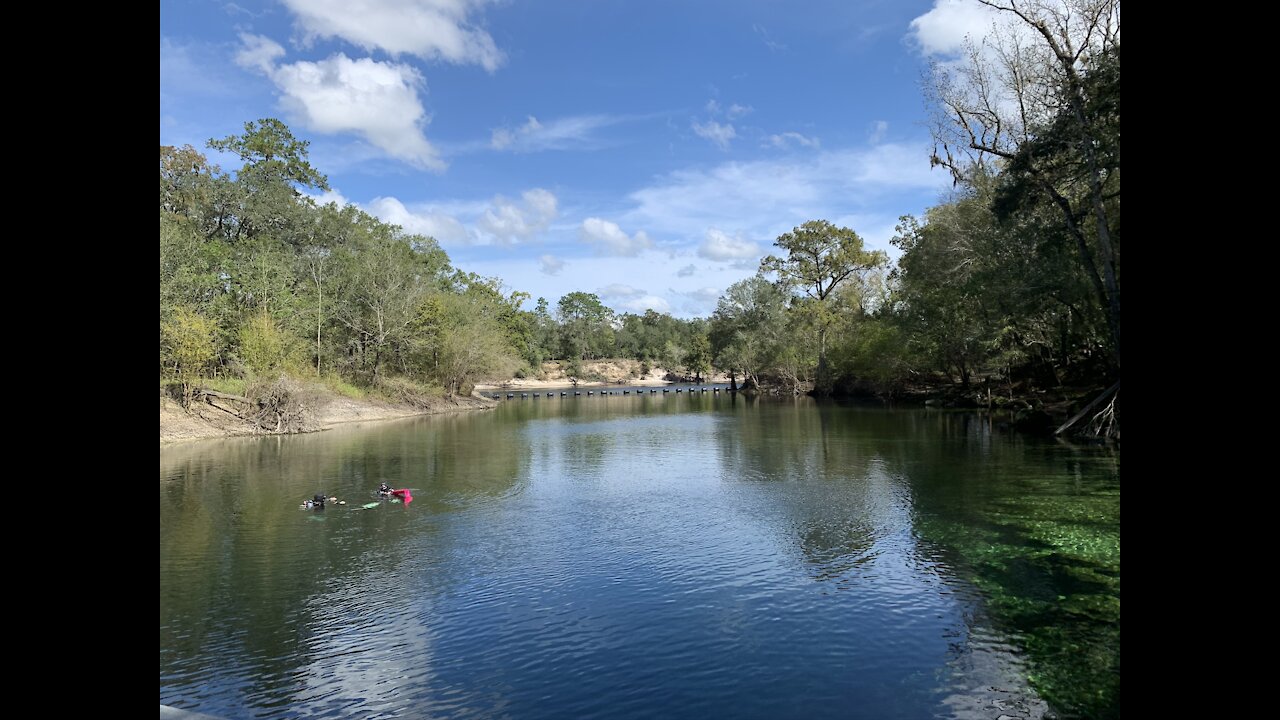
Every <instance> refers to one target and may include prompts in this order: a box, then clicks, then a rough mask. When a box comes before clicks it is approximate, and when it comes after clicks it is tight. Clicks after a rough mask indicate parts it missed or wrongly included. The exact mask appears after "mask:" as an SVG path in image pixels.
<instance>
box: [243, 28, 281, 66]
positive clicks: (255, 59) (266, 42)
mask: <svg viewBox="0 0 1280 720" xmlns="http://www.w3.org/2000/svg"><path fill="white" fill-rule="evenodd" d="M240 41H241V42H243V43H244V47H242V48H240V51H239V52H237V53H236V64H237V65H239V66H240V67H242V68H249V69H253V70H257V71H258V72H260V73H262V74H263V75H270V74H271V72H272V71H273V70H274V69H275V66H276V60H279V59H280V58H282V57H284V48H283V47H281V46H280V43H278V42H276V41H275V40H272V39H271V38H268V37H263V36H262V35H249V34H247V33H241V35H240Z"/></svg>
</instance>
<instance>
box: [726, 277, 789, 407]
mask: <svg viewBox="0 0 1280 720" xmlns="http://www.w3.org/2000/svg"><path fill="white" fill-rule="evenodd" d="M786 312H787V296H786V293H785V292H783V291H782V290H781V289H780V288H779V287H778V286H777V285H775V284H774V283H771V282H769V281H768V280H766V279H765V278H764V277H762V276H760V275H755V276H752V277H749V278H747V279H746V280H741V281H739V282H736V283H734V284H733V285H730V286H729V288H728V289H727V290H725V292H724V295H722V296H721V297H720V300H719V301H718V302H717V304H716V310H715V312H714V313H712V315H711V323H710V332H709V335H710V338H709V339H710V341H711V353H712V358H713V362H714V363H715V365H716V367H719V368H720V369H722V370H724V371H725V372H727V373H729V376H730V378H731V381H733V382H736V376H737V375H738V374H741V375H742V376H743V382H744V385H745V386H746V387H756V386H758V385H759V384H760V376H761V375H762V374H764V373H766V372H772V371H773V370H774V369H775V368H776V367H777V364H776V360H777V358H778V356H779V351H780V345H781V343H782V339H783V337H785V335H786Z"/></svg>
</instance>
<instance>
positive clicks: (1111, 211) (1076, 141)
mask: <svg viewBox="0 0 1280 720" xmlns="http://www.w3.org/2000/svg"><path fill="white" fill-rule="evenodd" d="M979 2H981V3H982V4H983V5H986V6H987V7H990V8H992V9H994V10H996V11H997V12H998V14H999V17H1000V18H1001V19H1002V21H1003V22H1004V24H1002V25H1001V26H1000V27H998V28H996V29H995V31H994V32H993V33H992V34H990V35H989V36H987V37H986V38H984V39H982V40H981V41H980V42H971V43H970V45H969V47H968V48H967V52H966V54H965V57H964V58H963V60H962V62H960V63H958V64H950V63H946V64H944V63H938V64H935V66H934V69H933V80H932V88H931V94H932V102H933V105H934V107H935V109H936V111H937V112H936V115H937V121H936V123H935V127H934V138H935V143H936V146H937V148H936V149H935V152H934V157H933V161H934V163H935V164H941V165H944V166H946V167H948V168H950V169H951V170H952V172H953V173H955V176H956V178H957V180H958V181H965V179H966V178H967V177H968V176H969V175H970V174H971V173H972V172H973V171H974V170H975V168H976V169H978V170H979V171H982V170H983V169H984V168H985V166H986V161H987V159H988V158H996V159H997V160H998V162H999V163H1000V165H1001V167H1002V169H1003V171H1004V174H1005V175H1006V176H1007V177H1006V178H1005V182H1006V192H1007V195H1008V198H1009V199H1012V200H1014V202H1013V203H1006V204H1005V205H1006V207H1008V206H1009V205H1011V204H1012V205H1016V204H1019V203H1025V202H1028V201H1033V200H1034V199H1035V198H1034V196H1037V195H1039V196H1043V197H1044V198H1045V199H1046V200H1047V202H1049V203H1050V204H1051V205H1052V206H1053V207H1055V208H1056V209H1057V211H1058V213H1059V217H1060V221H1061V223H1062V224H1063V226H1064V227H1065V229H1066V230H1067V233H1068V236H1069V237H1070V238H1071V240H1072V241H1073V243H1074V245H1075V248H1076V252H1077V256H1078V260H1079V262H1080V265H1081V267H1082V269H1083V271H1084V273H1085V276H1086V277H1087V278H1088V280H1089V281H1090V284H1091V285H1092V287H1093V289H1094V292H1095V295H1096V299H1097V302H1098V304H1099V306H1100V307H1101V308H1102V309H1103V312H1104V313H1105V317H1106V321H1107V326H1108V329H1109V336H1110V337H1109V340H1110V342H1109V345H1110V348H1111V351H1112V355H1113V358H1114V361H1115V364H1116V366H1117V368H1118V367H1119V365H1120V268H1119V266H1120V245H1119V227H1120V218H1119V196H1120V132H1119V130H1120V83H1119V77H1120V2H1119V0H1016V1H1015V0H979Z"/></svg>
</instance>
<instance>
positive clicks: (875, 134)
mask: <svg viewBox="0 0 1280 720" xmlns="http://www.w3.org/2000/svg"><path fill="white" fill-rule="evenodd" d="M887 134H889V123H888V121H886V120H877V121H876V123H875V125H873V126H872V128H871V144H872V145H878V144H879V143H880V142H882V141H883V140H884V136H885V135H887Z"/></svg>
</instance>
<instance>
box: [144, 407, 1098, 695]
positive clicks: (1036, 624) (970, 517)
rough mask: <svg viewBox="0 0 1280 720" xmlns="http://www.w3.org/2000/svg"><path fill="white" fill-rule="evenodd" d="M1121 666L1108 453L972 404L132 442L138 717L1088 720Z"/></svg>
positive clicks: (727, 411)
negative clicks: (147, 692) (407, 491)
mask: <svg viewBox="0 0 1280 720" xmlns="http://www.w3.org/2000/svg"><path fill="white" fill-rule="evenodd" d="M384 480H385V481H386V482H388V483H389V484H391V485H392V486H393V487H410V488H413V492H414V498H415V500H414V502H413V503H412V504H411V505H409V506H407V507H406V506H404V505H392V504H383V505H379V506H378V507H376V508H374V509H370V510H365V509H362V508H361V507H360V506H361V504H363V503H366V502H369V501H371V500H372V497H371V495H372V491H373V489H374V488H376V487H377V485H378V483H379V482H380V481H384ZM317 491H323V492H326V493H329V494H333V495H337V496H338V497H340V498H343V499H346V500H347V501H348V502H349V503H350V504H349V505H347V506H345V507H336V506H332V505H331V506H330V507H329V508H327V509H326V510H325V511H324V512H322V513H316V512H310V511H306V510H301V509H299V508H298V504H299V503H300V502H301V501H302V500H303V499H304V498H307V497H310V496H311V495H312V494H313V493H315V492H317ZM1119 672H1120V463H1119V453H1118V451H1114V450H1109V449H1105V448H1079V447H1069V446H1066V445H1061V444H1056V443H1053V442H1048V441H1041V440H1033V439H1028V438H1025V437H1021V436H1018V435H1011V434H1008V433H1006V432H1003V431H1001V430H1000V429H998V428H993V427H992V425H991V423H990V422H989V421H988V420H987V419H986V418H984V417H981V416H977V415H965V414H950V413H938V412H926V411H899V412H887V411H884V410H879V409H859V408H851V407H839V406H835V405H823V406H819V405H816V404H814V403H813V402H812V401H809V400H807V399H803V400H799V401H795V402H792V401H786V402H747V401H744V400H743V399H736V400H733V399H731V398H729V397H727V396H725V395H720V396H715V395H710V394H708V395H705V396H703V395H698V396H694V397H689V396H687V395H682V396H680V397H677V396H675V395H674V394H669V395H666V396H663V395H660V394H659V395H657V396H650V395H647V394H646V395H644V396H642V397H635V396H614V397H608V398H600V397H593V398H587V397H585V396H583V397H581V398H576V399H575V398H572V397H570V398H566V399H559V398H556V399H546V398H545V397H544V398H540V399H538V400H533V399H526V400H519V399H517V400H512V401H507V402H504V403H503V404H502V405H501V406H500V407H499V408H498V409H497V410H494V411H492V412H484V413H472V414H465V415H455V416H443V417H440V416H438V417H431V418H421V419H414V420H407V421H401V422H396V423H384V424H379V425H374V426H368V427H366V428H364V429H360V428H354V429H344V430H335V431H330V432H326V433H320V434H316V435H309V436H302V437H290V438H269V439H258V440H237V441H225V442H210V443H198V444H194V445H187V446H179V447H176V448H171V449H167V450H163V451H161V453H160V702H161V704H167V705H173V706H178V707H183V708H187V709H191V710H197V711H200V712H204V713H209V714H212V715H216V716H221V717H226V718H242V717H245V718H247V717H270V718H291V717H335V718H338V717H360V718H374V717H405V718H416V717H484V718H490V717H501V718H585V717H608V718H641V717H662V718H699V719H702V718H713V717H734V718H812V717H853V718H929V717H958V718H969V717H973V718H993V719H994V718H998V717H1000V716H1001V715H1005V716H1008V717H1039V716H1040V715H1041V714H1043V713H1044V712H1045V710H1046V708H1050V709H1052V710H1054V711H1055V712H1057V713H1058V714H1059V715H1060V716H1061V717H1071V716H1076V715H1078V716H1082V717H1114V716H1118V715H1119V707H1120V692H1119V687H1120V684H1119V683H1120V681H1119Z"/></svg>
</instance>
